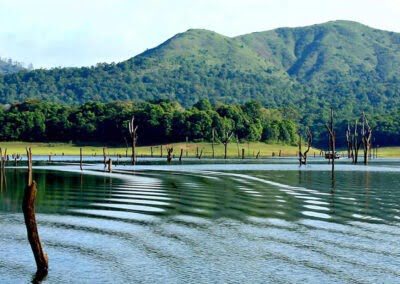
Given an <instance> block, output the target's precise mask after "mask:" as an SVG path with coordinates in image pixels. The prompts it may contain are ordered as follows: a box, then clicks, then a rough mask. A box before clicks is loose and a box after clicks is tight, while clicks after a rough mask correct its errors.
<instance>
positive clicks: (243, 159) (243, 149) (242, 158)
mask: <svg viewBox="0 0 400 284" xmlns="http://www.w3.org/2000/svg"><path fill="white" fill-rule="evenodd" d="M242 160H244V148H242Z"/></svg>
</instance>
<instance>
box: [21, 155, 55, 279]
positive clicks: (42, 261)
mask: <svg viewBox="0 0 400 284" xmlns="http://www.w3.org/2000/svg"><path fill="white" fill-rule="evenodd" d="M27 156H28V185H27V187H26V189H25V193H24V198H23V201H22V211H23V213H24V219H25V225H26V231H27V235H28V240H29V244H30V245H31V248H32V252H33V255H34V257H35V262H36V267H37V270H36V277H35V280H37V281H40V280H42V279H43V278H44V277H45V276H46V275H47V273H48V270H49V259H48V256H47V254H46V252H45V251H44V249H43V246H42V243H41V242H40V238H39V232H38V229H37V224H36V217H35V199H36V192H37V188H36V182H35V181H32V152H31V149H30V148H27Z"/></svg>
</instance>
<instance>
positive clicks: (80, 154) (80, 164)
mask: <svg viewBox="0 0 400 284" xmlns="http://www.w3.org/2000/svg"><path fill="white" fill-rule="evenodd" d="M79 167H80V168H81V171H82V170H83V167H82V148H80V149H79Z"/></svg>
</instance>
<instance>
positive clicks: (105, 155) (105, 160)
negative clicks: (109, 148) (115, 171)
mask: <svg viewBox="0 0 400 284" xmlns="http://www.w3.org/2000/svg"><path fill="white" fill-rule="evenodd" d="M103 163H104V169H106V167H107V154H106V147H103Z"/></svg>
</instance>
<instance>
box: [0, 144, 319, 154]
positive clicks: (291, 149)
mask: <svg viewBox="0 0 400 284" xmlns="http://www.w3.org/2000/svg"><path fill="white" fill-rule="evenodd" d="M0 147H1V148H2V149H3V153H4V150H5V149H7V153H8V154H14V153H19V154H23V155H25V153H26V147H31V148H32V154H33V155H63V154H64V155H79V149H80V147H82V151H83V155H94V154H96V155H102V153H103V147H102V146H78V145H73V144H64V143H40V142H37V143H36V142H1V143H0ZM167 147H173V148H174V152H173V154H174V155H175V156H179V154H180V149H183V151H184V152H183V155H184V156H186V151H187V152H188V155H189V156H190V157H193V156H196V151H197V148H198V151H199V153H200V152H201V151H203V153H202V157H204V158H206V157H211V156H212V146H211V143H204V142H202V143H188V144H186V143H184V142H183V143H173V144H167V145H163V155H164V156H165V155H166V154H167V151H166V148H167ZM242 148H244V149H245V156H246V157H255V156H256V155H257V153H258V151H260V157H271V156H272V153H275V155H276V156H278V153H279V151H281V154H282V156H294V155H296V154H297V151H298V148H297V147H296V146H288V145H280V144H266V143H261V142H251V143H240V144H239V153H240V155H241V153H242V152H241V151H242V150H241V149H242ZM151 149H153V156H155V157H157V156H160V154H161V146H160V145H154V146H140V147H137V155H138V156H140V155H145V156H150V155H151ZM214 149H215V157H223V155H224V146H223V145H222V144H216V145H215V148H214ZM106 151H107V154H110V155H114V154H121V155H125V153H126V148H125V147H123V148H122V147H119V148H117V147H115V148H113V147H107V150H106ZM314 152H315V153H316V154H317V155H318V154H319V150H315V149H311V150H310V153H309V154H310V155H313V153H314ZM130 154H131V149H130V148H129V150H128V155H130ZM228 157H229V158H236V157H238V145H237V144H236V143H230V144H228Z"/></svg>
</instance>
